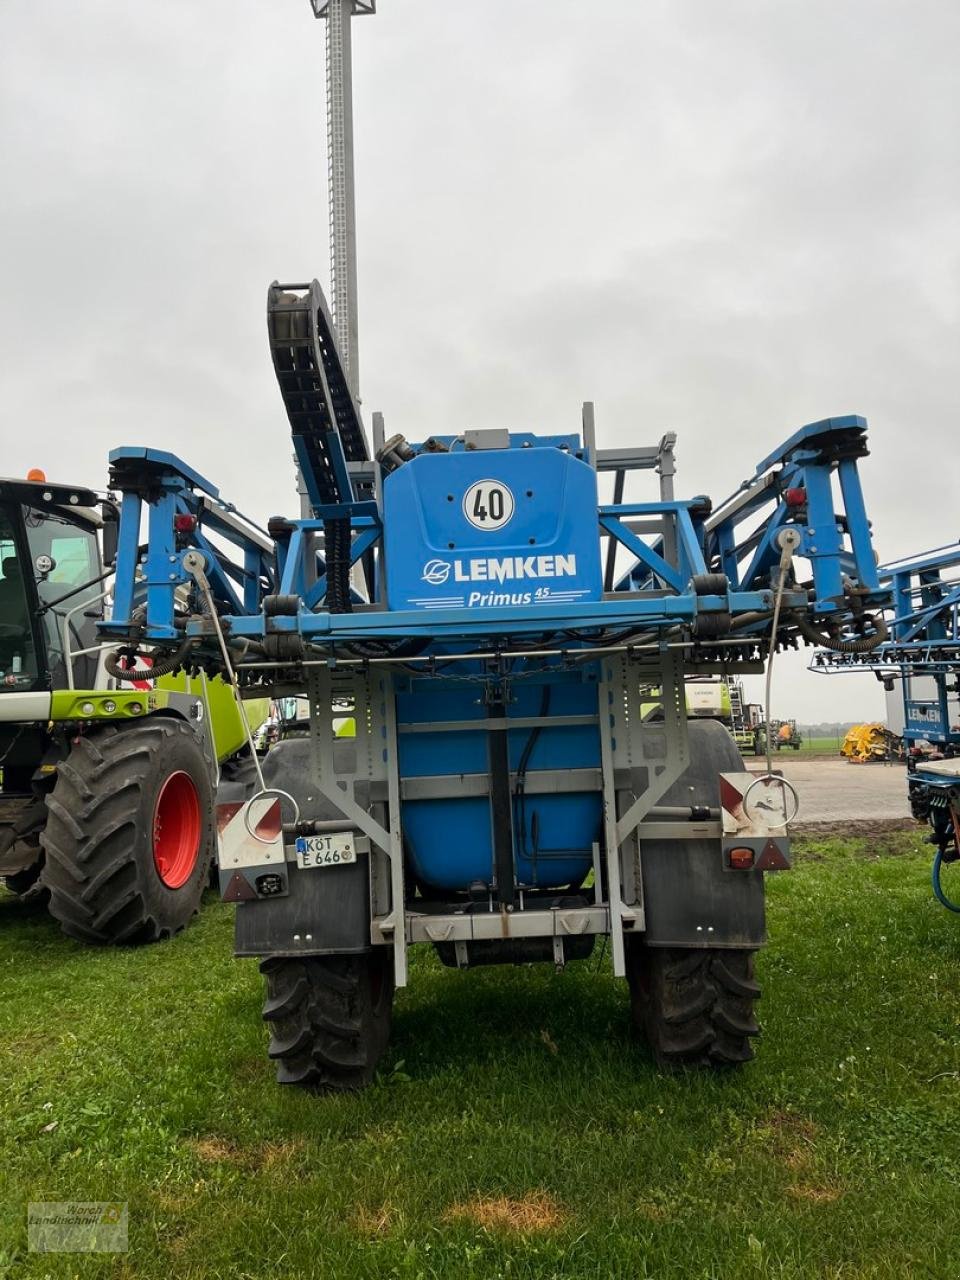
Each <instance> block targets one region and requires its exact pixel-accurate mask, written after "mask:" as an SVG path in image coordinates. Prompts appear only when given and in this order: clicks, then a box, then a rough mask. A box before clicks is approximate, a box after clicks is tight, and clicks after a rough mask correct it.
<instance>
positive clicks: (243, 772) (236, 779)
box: [217, 746, 260, 804]
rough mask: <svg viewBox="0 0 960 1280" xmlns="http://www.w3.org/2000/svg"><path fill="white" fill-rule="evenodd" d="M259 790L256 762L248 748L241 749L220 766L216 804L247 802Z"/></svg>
mask: <svg viewBox="0 0 960 1280" xmlns="http://www.w3.org/2000/svg"><path fill="white" fill-rule="evenodd" d="M259 790H260V775H259V774H258V773H257V762H256V760H255V759H254V758H253V755H252V754H251V752H250V748H249V747H248V746H246V747H241V748H240V750H239V751H238V752H237V754H236V755H233V756H231V757H230V758H229V760H224V761H223V763H222V764H221V765H220V784H219V786H218V787H217V803H218V804H226V803H228V802H230V801H236V800H241V801H243V800H249V799H250V797H251V796H252V795H253V794H254V793H255V792H257V791H259Z"/></svg>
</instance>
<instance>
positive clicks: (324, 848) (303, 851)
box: [295, 831, 357, 871]
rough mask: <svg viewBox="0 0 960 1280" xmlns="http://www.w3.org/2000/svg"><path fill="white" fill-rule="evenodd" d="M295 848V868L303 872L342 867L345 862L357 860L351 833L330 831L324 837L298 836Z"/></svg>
mask: <svg viewBox="0 0 960 1280" xmlns="http://www.w3.org/2000/svg"><path fill="white" fill-rule="evenodd" d="M295 848H296V852H297V866H298V867H300V868H301V870H303V871H314V870H319V869H320V868H321V867H342V866H343V865H344V864H345V863H347V862H356V860H357V847H356V845H355V844H354V840H353V832H352V831H331V832H330V834H329V835H325V836H298V837H297V843H296V845H295Z"/></svg>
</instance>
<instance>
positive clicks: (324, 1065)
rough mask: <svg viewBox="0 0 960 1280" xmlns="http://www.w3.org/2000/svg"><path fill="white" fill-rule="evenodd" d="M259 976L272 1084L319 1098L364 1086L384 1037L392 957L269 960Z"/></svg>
mask: <svg viewBox="0 0 960 1280" xmlns="http://www.w3.org/2000/svg"><path fill="white" fill-rule="evenodd" d="M260 972H261V973H262V974H263V975H264V977H265V979H266V984H267V996H266V1000H265V1001H264V1005H263V1017H264V1021H265V1022H266V1023H267V1024H268V1025H269V1027H270V1049H269V1055H270V1057H271V1058H273V1059H274V1060H275V1061H276V1064H277V1080H278V1081H279V1083H280V1084H296V1085H301V1086H305V1087H309V1088H314V1089H321V1090H324V1091H326V1092H345V1091H349V1090H353V1089H362V1088H363V1087H364V1086H365V1085H368V1084H369V1083H370V1081H371V1080H372V1079H373V1074H374V1072H375V1071H376V1069H377V1064H378V1062H379V1061H380V1059H381V1057H382V1056H383V1054H384V1051H385V1050H386V1047H387V1043H388V1041H389V1039H390V1021H391V1015H392V1012H393V990H394V984H393V953H392V952H391V951H390V950H389V949H388V948H386V947H376V948H374V949H373V951H371V952H367V953H365V954H363V955H354V956H304V957H303V958H302V959H300V958H297V959H290V958H287V957H282V956H274V957H270V958H269V959H266V960H263V961H261V964H260Z"/></svg>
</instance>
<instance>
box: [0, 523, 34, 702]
mask: <svg viewBox="0 0 960 1280" xmlns="http://www.w3.org/2000/svg"><path fill="white" fill-rule="evenodd" d="M30 613H31V610H30V602H29V598H28V595H27V586H26V583H25V581H24V577H23V572H22V559H21V555H20V548H19V546H18V543H17V536H16V525H15V523H14V519H13V517H12V515H11V513H10V512H9V511H8V510H7V509H6V508H4V507H0V693H8V692H10V691H11V690H18V689H19V690H21V691H22V690H27V689H30V688H32V687H33V685H34V684H36V680H37V653H36V647H35V645H34V637H33V627H32V625H31V619H30Z"/></svg>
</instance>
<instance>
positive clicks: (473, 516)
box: [463, 480, 514, 533]
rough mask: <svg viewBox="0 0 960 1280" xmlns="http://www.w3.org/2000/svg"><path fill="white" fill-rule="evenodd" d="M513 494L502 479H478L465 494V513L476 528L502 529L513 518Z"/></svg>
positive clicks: (490, 530) (489, 530)
mask: <svg viewBox="0 0 960 1280" xmlns="http://www.w3.org/2000/svg"><path fill="white" fill-rule="evenodd" d="M513 509H514V503H513V494H512V493H511V492H510V490H509V489H508V488H507V486H506V485H505V484H504V483H503V481H502V480H478V481H477V482H476V484H472V485H471V486H470V488H469V489H468V490H467V492H466V493H465V494H464V495H463V514H464V515H465V516H466V517H467V519H468V520H469V521H470V523H471V524H472V525H473V527H474V528H475V529H484V530H486V531H487V532H488V533H490V532H492V531H493V530H494V529H502V528H503V526H504V525H505V524H507V523H508V522H509V521H510V520H511V519H512V518H513Z"/></svg>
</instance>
